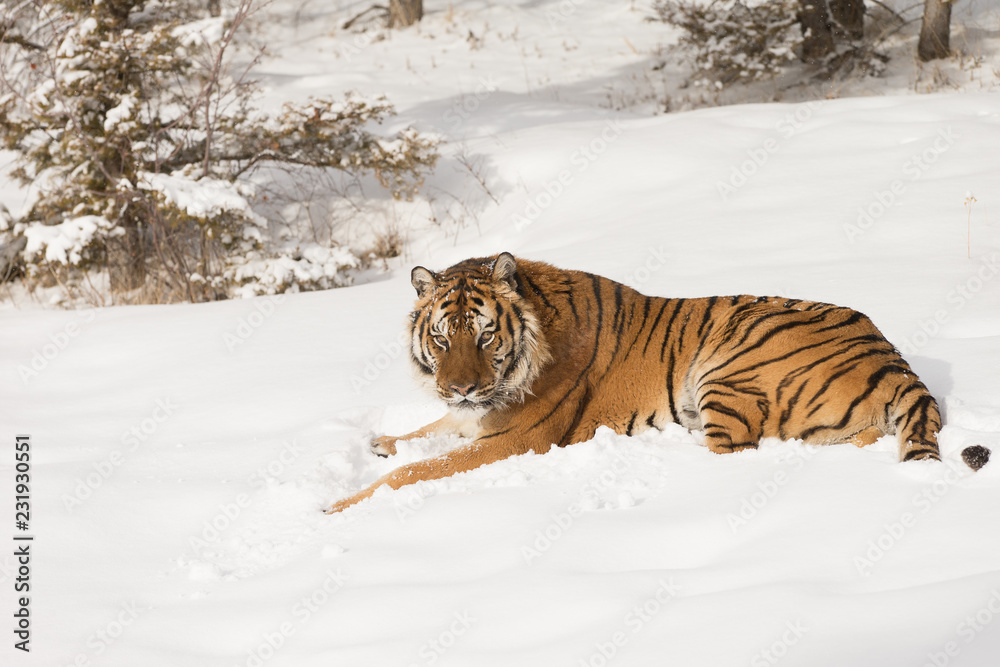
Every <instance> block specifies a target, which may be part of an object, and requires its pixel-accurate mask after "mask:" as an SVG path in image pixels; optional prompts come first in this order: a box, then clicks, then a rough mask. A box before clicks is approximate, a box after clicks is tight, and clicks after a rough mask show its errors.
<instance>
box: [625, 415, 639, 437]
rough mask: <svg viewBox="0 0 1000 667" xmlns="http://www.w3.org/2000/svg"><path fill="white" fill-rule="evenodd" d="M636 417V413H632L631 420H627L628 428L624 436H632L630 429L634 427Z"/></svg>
mask: <svg viewBox="0 0 1000 667" xmlns="http://www.w3.org/2000/svg"><path fill="white" fill-rule="evenodd" d="M638 416H639V413H638V412H633V413H632V418H631V419H629V420H628V426H627V427H626V428H625V435H632V427H633V426H635V420H636V418H637V417H638Z"/></svg>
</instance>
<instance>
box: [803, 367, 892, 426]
mask: <svg viewBox="0 0 1000 667" xmlns="http://www.w3.org/2000/svg"><path fill="white" fill-rule="evenodd" d="M890 373H898V374H905V373H907V369H905V368H903V367H902V366H897V365H896V364H888V365H886V366H883V367H882V368H880V369H878V370H877V371H875V372H874V373H872V375H871V376H870V377H869V378H868V386H867V387H866V388H865V390H864V391H863V392H861V394H859V395H858V396H855V397H854V400H853V401H851V404H850V405H849V406H848V407H847V411H846V412H845V413H844V416H843V417H842V418H841V420H840V421H839V422H837V423H836V424H823V425H820V426H813V427H812V428H809V429H806V430H805V431H803V432H802V433H801V434H800V435H799V437H800V438H802V439H803V440H808V439H809V437H810V436H812V435H813V434H814V433H817V432H819V431H828V430H840V429H842V428H844V427H845V426H847V424H848V423H849V422H850V421H851V416H852V415H853V414H854V409H855V408H857V407H858V406H859V405H860V404H861V403H862V402H863V401H865V400H866V399H867V398H868V397H869V396H870V395H871V393H872V392H873V391H875V389H876V388H877V387H878V385H879V384H880V383H881V382H882V380H883V379H884V378H885V377H886V376H887V375H889V374H890Z"/></svg>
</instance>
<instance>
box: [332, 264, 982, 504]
mask: <svg viewBox="0 0 1000 667" xmlns="http://www.w3.org/2000/svg"><path fill="white" fill-rule="evenodd" d="M412 282H413V285H414V287H415V288H416V290H417V302H416V307H415V309H414V311H413V313H412V315H411V318H410V338H411V358H412V361H413V365H414V367H415V368H416V373H417V375H418V377H420V378H421V380H422V381H423V382H424V383H425V384H426V385H427V387H428V388H429V389H430V390H431V391H433V392H435V393H436V394H437V395H438V397H440V398H441V399H442V400H443V401H445V402H446V403H447V404H448V406H449V412H448V414H447V415H446V416H445V417H444V418H442V419H440V420H438V421H437V422H434V423H433V424H429V425H427V426H425V427H424V428H422V429H419V430H417V431H414V432H413V433H409V434H407V435H404V436H401V437H400V438H396V437H392V436H383V437H380V438H377V439H376V440H375V441H374V442H373V443H372V450H373V451H374V452H375V453H377V454H379V455H381V456H390V455H392V454H395V442H396V441H397V440H400V439H410V438H415V437H422V436H426V435H429V434H432V433H457V434H460V435H462V436H465V437H467V438H470V439H472V442H470V443H469V444H466V445H463V446H460V447H458V448H457V449H455V450H453V451H451V452H449V453H448V454H447V455H444V456H439V457H436V458H431V459H427V460H424V461H419V462H417V463H413V464H410V465H406V466H402V467H400V468H398V469H396V470H394V471H393V472H391V473H389V474H388V475H385V476H384V477H382V478H381V479H379V480H378V481H376V482H375V483H374V484H372V485H371V486H370V487H368V488H367V489H365V490H363V491H361V492H360V493H357V494H355V495H354V496H351V497H349V498H346V499H344V500H341V501H340V502H338V503H336V504H334V505H333V506H332V507H331V508H330V509H329V510H328V511H329V512H338V511H340V510H342V509H344V508H345V507H349V506H351V505H353V504H355V503H357V502H358V501H360V500H363V499H365V498H367V497H369V496H370V495H371V494H372V493H373V492H374V490H375V489H376V488H378V487H379V486H382V485H383V484H387V485H389V486H390V487H392V488H394V489H395V488H399V487H400V486H403V485H406V484H412V483H414V482H416V481H419V480H427V479H438V478H441V477H446V476H449V475H453V474H455V473H458V472H463V471H466V470H470V469H473V468H477V467H479V466H481V465H485V464H487V463H492V462H494V461H499V460H501V459H505V458H507V457H509V456H513V455H516V454H524V453H527V452H529V451H534V452H535V453H539V454H541V453H544V452H547V451H548V450H549V448H550V447H552V446H553V445H559V446H563V445H569V444H572V443H576V442H582V441H585V440H589V439H590V438H591V437H593V435H594V433H595V430H596V429H597V428H598V427H599V426H602V425H603V426H608V427H610V428H612V429H614V431H615V432H617V433H622V434H628V435H631V434H634V433H638V432H640V431H643V430H645V429H649V428H658V427H663V426H664V425H666V424H669V423H671V422H673V423H678V424H681V425H683V426H685V427H686V428H689V429H696V430H701V431H704V434H705V444H706V445H707V446H708V448H709V449H711V450H712V451H713V452H717V453H720V454H722V453H727V452H733V451H738V450H741V449H748V448H755V447H757V444H758V442H759V440H760V439H761V438H764V437H778V438H785V439H788V438H797V439H801V440H803V441H805V442H808V443H814V444H828V443H839V442H853V443H854V444H857V445H859V446H863V445H866V444H870V443H872V442H874V441H875V440H876V439H877V438H879V437H881V436H882V435H885V434H893V433H894V434H896V436H897V437H898V440H899V458H900V460H903V461H907V460H911V459H939V458H940V452H939V450H938V443H937V433H938V431H939V430H940V429H941V415H940V413H939V411H938V406H937V403H936V402H935V400H934V398H933V397H932V396H931V395H930V393H929V392H928V391H927V388H926V387H925V386H924V384H923V383H922V382H921V381H920V379H919V378H918V377H917V375H916V374H915V373H914V372H913V370H912V369H911V368H910V366H909V365H908V364H907V363H906V361H904V360H903V358H902V357H901V356H900V355H899V353H898V352H897V351H896V349H895V348H894V347H893V346H892V344H890V343H889V342H888V341H887V340H886V339H885V338H884V337H883V336H882V334H881V333H880V332H879V330H878V329H876V328H875V325H874V324H872V322H871V320H869V319H868V318H867V317H866V316H864V315H862V314H861V313H859V312H857V311H854V310H851V309H850V308H843V307H840V306H833V305H830V304H825V303H816V302H812V301H799V300H796V299H785V298H778V297H755V296H746V295H743V296H725V297H720V296H713V297H708V298H697V299H667V298H661V297H652V296H644V295H642V294H640V293H638V292H636V291H635V290H633V289H630V288H629V287H626V286H625V285H622V284H620V283H617V282H614V281H613V280H609V279H607V278H602V277H601V276H597V275H593V274H590V273H584V272H581V271H570V270H564V269H558V268H555V267H553V266H550V265H548V264H543V263H541V262H532V261H526V260H518V259H515V258H514V257H513V256H512V255H510V254H509V253H501V254H499V255H497V256H494V257H487V258H477V259H469V260H466V261H464V262H461V263H459V264H456V265H455V266H453V267H451V268H449V269H447V270H445V271H442V272H440V273H432V272H431V271H428V270H427V269H425V268H423V267H417V268H415V269H414V270H413V273H412ZM987 455H988V452H987Z"/></svg>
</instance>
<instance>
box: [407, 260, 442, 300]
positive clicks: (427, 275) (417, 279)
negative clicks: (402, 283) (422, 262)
mask: <svg viewBox="0 0 1000 667" xmlns="http://www.w3.org/2000/svg"><path fill="white" fill-rule="evenodd" d="M410 284H412V285H413V288H414V289H415V290H417V296H418V297H423V296H424V295H425V294H427V293H428V292H429V291H430V290H432V289H434V285H435V284H436V280H435V279H434V274H433V273H431V272H430V271H428V270H427V269H425V268H424V267H422V266H415V267H413V270H412V271H410Z"/></svg>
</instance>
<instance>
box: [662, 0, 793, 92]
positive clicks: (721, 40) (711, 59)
mask: <svg viewBox="0 0 1000 667" xmlns="http://www.w3.org/2000/svg"><path fill="white" fill-rule="evenodd" d="M654 10H655V11H656V13H657V17H658V19H659V20H661V21H663V22H665V23H668V24H670V25H672V26H675V27H677V28H680V29H681V30H682V33H681V37H680V39H679V41H678V47H679V48H680V49H681V50H682V51H683V52H684V53H685V54H686V55H687V57H689V58H690V60H691V62H692V65H693V68H694V74H693V76H692V83H693V84H694V85H699V86H702V85H708V86H712V87H715V88H720V89H721V88H723V87H725V86H728V85H730V84H733V83H747V82H750V81H758V80H761V79H766V78H769V77H773V76H775V75H776V74H778V73H779V72H780V71H781V68H782V67H783V66H784V65H786V64H787V63H788V62H789V61H791V60H794V59H795V58H796V51H797V50H798V49H799V48H800V47H801V44H802V31H801V30H800V28H799V22H798V18H797V10H798V0H763V1H759V0H758V1H756V2H754V1H753V0H748V2H740V1H739V0H715V1H714V2H711V3H709V4H700V3H696V2H686V1H685V0H658V1H657V2H656V3H655V5H654Z"/></svg>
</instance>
